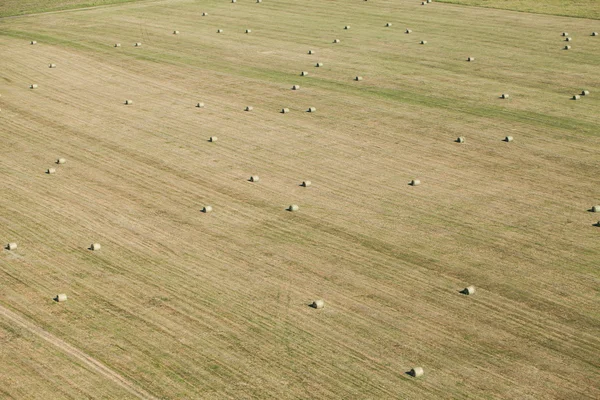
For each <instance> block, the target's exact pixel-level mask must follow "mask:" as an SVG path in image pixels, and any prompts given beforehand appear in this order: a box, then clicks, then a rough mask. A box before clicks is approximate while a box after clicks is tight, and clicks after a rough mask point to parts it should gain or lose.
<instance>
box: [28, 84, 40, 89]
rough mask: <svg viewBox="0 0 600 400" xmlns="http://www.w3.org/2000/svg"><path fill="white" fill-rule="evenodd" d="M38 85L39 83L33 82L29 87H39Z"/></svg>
mask: <svg viewBox="0 0 600 400" xmlns="http://www.w3.org/2000/svg"><path fill="white" fill-rule="evenodd" d="M37 87H38V85H37V83H33V84H31V85H29V89H37Z"/></svg>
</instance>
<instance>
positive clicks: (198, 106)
mask: <svg viewBox="0 0 600 400" xmlns="http://www.w3.org/2000/svg"><path fill="white" fill-rule="evenodd" d="M196 107H197V108H204V103H198V104H196Z"/></svg>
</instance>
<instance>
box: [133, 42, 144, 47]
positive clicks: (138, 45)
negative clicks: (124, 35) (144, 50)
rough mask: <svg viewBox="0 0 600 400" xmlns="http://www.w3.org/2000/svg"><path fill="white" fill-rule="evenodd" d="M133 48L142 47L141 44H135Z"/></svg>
mask: <svg viewBox="0 0 600 400" xmlns="http://www.w3.org/2000/svg"><path fill="white" fill-rule="evenodd" d="M133 47H142V43H141V42H136V43H135V44H134V45H133Z"/></svg>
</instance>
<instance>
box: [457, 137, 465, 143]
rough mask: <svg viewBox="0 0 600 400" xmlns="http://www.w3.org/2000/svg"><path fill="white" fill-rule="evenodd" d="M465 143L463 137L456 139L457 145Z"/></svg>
mask: <svg viewBox="0 0 600 400" xmlns="http://www.w3.org/2000/svg"><path fill="white" fill-rule="evenodd" d="M464 142H465V138H464V137H463V136H460V137H459V138H457V139H456V143H464Z"/></svg>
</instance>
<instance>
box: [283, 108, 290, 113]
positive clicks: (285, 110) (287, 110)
mask: <svg viewBox="0 0 600 400" xmlns="http://www.w3.org/2000/svg"><path fill="white" fill-rule="evenodd" d="M289 112H290V109H289V108H282V109H281V113H282V114H287V113H289Z"/></svg>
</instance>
